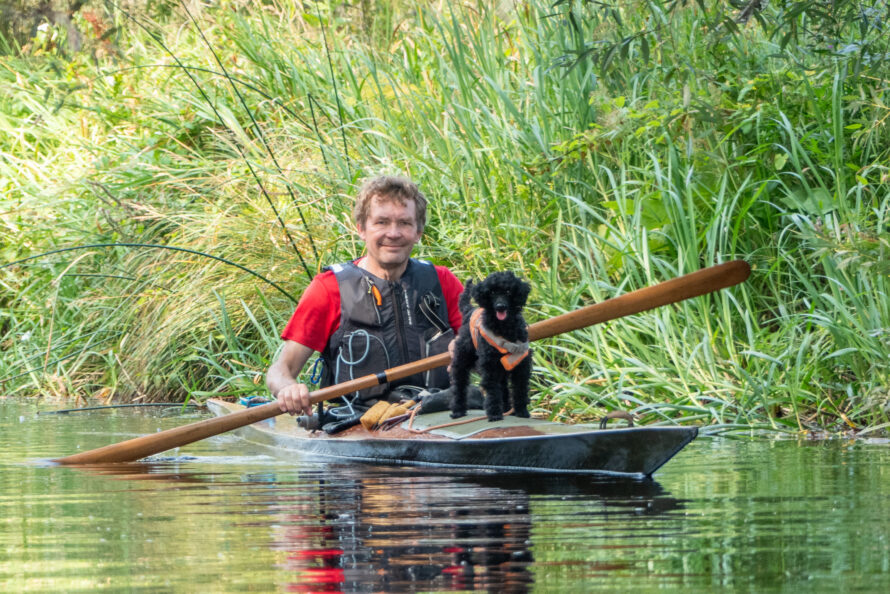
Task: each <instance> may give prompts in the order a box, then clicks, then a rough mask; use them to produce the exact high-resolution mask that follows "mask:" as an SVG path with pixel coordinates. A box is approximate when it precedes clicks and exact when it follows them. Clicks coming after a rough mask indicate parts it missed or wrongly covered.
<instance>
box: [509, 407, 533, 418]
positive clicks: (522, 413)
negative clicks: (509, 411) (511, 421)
mask: <svg viewBox="0 0 890 594" xmlns="http://www.w3.org/2000/svg"><path fill="white" fill-rule="evenodd" d="M513 416H514V417H522V418H523V419H527V418H529V417H530V416H531V415H530V414H528V410H526V409H522V410H517V411H516V412H514V413H513Z"/></svg>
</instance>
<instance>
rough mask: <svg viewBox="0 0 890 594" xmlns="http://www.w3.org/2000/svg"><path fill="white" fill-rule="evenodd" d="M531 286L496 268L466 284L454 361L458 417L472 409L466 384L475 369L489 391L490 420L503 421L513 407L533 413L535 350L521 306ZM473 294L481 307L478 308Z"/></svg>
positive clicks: (454, 407) (521, 412)
mask: <svg viewBox="0 0 890 594" xmlns="http://www.w3.org/2000/svg"><path fill="white" fill-rule="evenodd" d="M530 290H531V287H530V286H529V284H528V283H525V282H523V281H521V280H520V279H519V278H518V277H517V276H516V275H515V274H513V273H512V272H494V273H492V274H490V275H489V276H488V278H486V279H485V280H484V281H482V282H481V283H479V284H477V285H474V284H473V283H472V281H470V282H468V283H467V287H466V289H464V292H463V294H462V295H461V296H460V310H461V314H463V325H462V326H461V327H460V332H459V333H458V335H457V340H456V342H455V348H454V357H453V359H452V361H451V385H452V392H453V397H452V401H451V416H452V417H453V418H455V419H456V418H458V417H462V416H464V415H465V414H467V385H468V384H469V381H470V372H471V371H472V370H473V369H474V368H476V369H477V370H478V371H479V374H480V376H481V378H480V382H479V387H480V388H482V391H483V392H484V393H485V412H486V414H487V415H488V420H489V421H500V420H501V419H503V418H504V411H507V410H509V409H510V408H513V414H515V415H516V416H517V417H528V416H529V415H528V386H529V379H530V378H531V372H532V351H531V349H529V348H528V325H527V324H526V323H525V319H524V318H523V317H522V308H523V307H525V300H526V299H527V298H528V294H529V291H530ZM470 296H472V298H473V300H475V301H476V303H477V304H478V305H479V307H478V308H474V307H473V305H472V303H471V302H470ZM508 379H509V382H510V391H509V393H508V390H507V381H508ZM510 396H512V407H511V406H510V404H511V398H510Z"/></svg>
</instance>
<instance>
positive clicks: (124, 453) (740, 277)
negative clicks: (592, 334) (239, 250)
mask: <svg viewBox="0 0 890 594" xmlns="http://www.w3.org/2000/svg"><path fill="white" fill-rule="evenodd" d="M749 274H751V267H750V266H748V264H747V262H744V261H742V260H736V261H734V262H727V263H725V264H718V265H717V266H711V267H710V268H705V269H703V270H699V271H697V272H693V273H690V274H687V275H684V276H681V277H678V278H675V279H672V280H669V281H665V282H663V283H659V284H657V285H653V286H651V287H646V288H644V289H639V290H637V291H633V292H631V293H626V294H624V295H621V296H620V297H615V298H614V299H608V300H606V301H603V302H601V303H596V304H594V305H588V306H587V307H583V308H581V309H579V310H577V311H573V312H569V313H566V314H563V315H560V316H556V317H554V318H550V319H549V320H544V321H541V322H538V323H536V324H532V325H531V326H529V329H528V333H529V340H540V339H542V338H549V337H551V336H556V335H557V334H562V333H564V332H569V331H571V330H578V329H580V328H586V327H587V326H592V325H594V324H600V323H602V322H608V321H610V320H615V319H617V318H621V317H624V316H629V315H632V314H635V313H640V312H642V311H646V310H649V309H653V308H655V307H660V306H662V305H668V304H670V303H677V302H678V301H683V300H684V299H690V298H692V297H699V296H701V295H705V294H707V293H711V292H713V291H717V290H719V289H725V288H727V287H731V286H733V285H737V284H739V283H741V282H743V281H744V280H745V279H747V278H748V275H749ZM450 361H451V355H449V354H448V353H442V354H441V355H435V356H433V357H428V358H426V359H421V360H419V361H414V362H413V363H408V364H406V365H400V366H399V367H394V368H392V369H387V370H386V371H383V372H380V373H376V374H372V375H366V376H364V377H361V378H358V379H354V380H350V381H348V382H344V383H342V384H337V385H335V386H328V387H327V388H322V389H320V390H316V391H314V392H312V393H311V394H310V395H309V399H310V401H311V402H312V403H313V404H316V403H318V402H321V401H323V400H329V399H331V398H336V397H337V396H343V395H344V394H350V393H352V392H355V391H358V390H363V389H365V388H370V387H373V386H376V385H379V384H384V383H387V382H393V381H396V380H399V379H402V378H405V377H408V376H411V375H414V374H417V373H422V372H424V371H427V370H429V369H435V368H437V367H443V366H445V365H448V363H449V362H450ZM280 414H282V411H281V409H280V408H278V403H277V402H271V403H269V404H263V405H261V406H256V407H252V408H248V409H246V410H243V411H241V412H238V413H233V414H230V415H226V416H223V417H216V418H213V419H206V420H204V421H199V422H197V423H191V424H189V425H183V426H182V427H176V428H175V429H168V430H166V431H161V432H159V433H153V434H151V435H144V436H142V437H137V438H135V439H130V440H128V441H124V442H121V443H117V444H113V445H108V446H105V447H102V448H97V449H95V450H89V451H87V452H82V453H80V454H74V455H71V456H66V457H64V458H57V459H55V460H53V462H56V463H58V464H98V463H106V462H133V461H135V460H138V459H140V458H144V457H146V456H152V455H154V454H159V453H161V452H165V451H167V450H170V449H173V448H177V447H180V446H184V445H187V444H190V443H193V442H196V441H200V440H202V439H206V438H208V437H213V436H214V435H219V434H220V433H225V432H226V431H231V430H232V429H237V428H239V427H244V426H245V425H250V424H251V423H256V422H258V421H263V420H265V419H269V418H271V417H274V416H276V415H280Z"/></svg>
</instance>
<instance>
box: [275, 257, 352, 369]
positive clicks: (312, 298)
mask: <svg viewBox="0 0 890 594" xmlns="http://www.w3.org/2000/svg"><path fill="white" fill-rule="evenodd" d="M339 327H340V289H339V288H338V287H337V277H335V276H334V273H333V272H331V271H330V270H328V271H326V272H323V273H321V274H319V275H318V276H316V277H315V278H314V279H312V282H311V283H309V286H308V287H306V290H305V291H304V292H303V296H302V297H300V302H299V303H298V304H297V309H296V310H295V311H294V315H292V316H291V318H290V321H289V322H288V323H287V326H285V327H284V331H283V332H282V333H281V338H283V339H285V340H293V341H295V342H299V343H300V344H302V345H303V346H307V347H309V348H310V349H312V350H315V351H319V352H321V351H323V350H324V348H325V347H326V346H327V344H328V340H329V339H330V337H331V335H332V334H333V333H334V331H336V330H337V328H339Z"/></svg>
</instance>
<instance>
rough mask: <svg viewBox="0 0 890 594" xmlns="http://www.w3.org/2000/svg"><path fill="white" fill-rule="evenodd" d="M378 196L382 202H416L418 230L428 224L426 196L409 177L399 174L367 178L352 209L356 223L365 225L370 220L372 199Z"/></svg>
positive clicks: (415, 210) (421, 230)
mask: <svg viewBox="0 0 890 594" xmlns="http://www.w3.org/2000/svg"><path fill="white" fill-rule="evenodd" d="M374 197H377V198H379V199H380V201H381V202H390V201H392V202H398V203H399V204H407V203H408V202H411V201H413V202H414V212H415V216H416V218H417V230H418V231H419V232H421V233H423V228H424V227H425V226H426V204H427V200H426V196H424V195H423V193H421V191H420V190H419V189H418V188H417V185H416V184H415V183H414V182H412V181H411V180H410V179H408V178H407V177H401V176H398V175H381V176H379V177H374V178H371V179H368V180H365V183H363V184H362V187H361V189H360V190H359V191H358V198H356V201H355V207H354V208H353V209H352V218H353V220H355V223H356V225H359V226H362V227H364V225H365V221H367V220H368V212H369V211H370V210H371V200H372V199H373V198H374Z"/></svg>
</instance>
